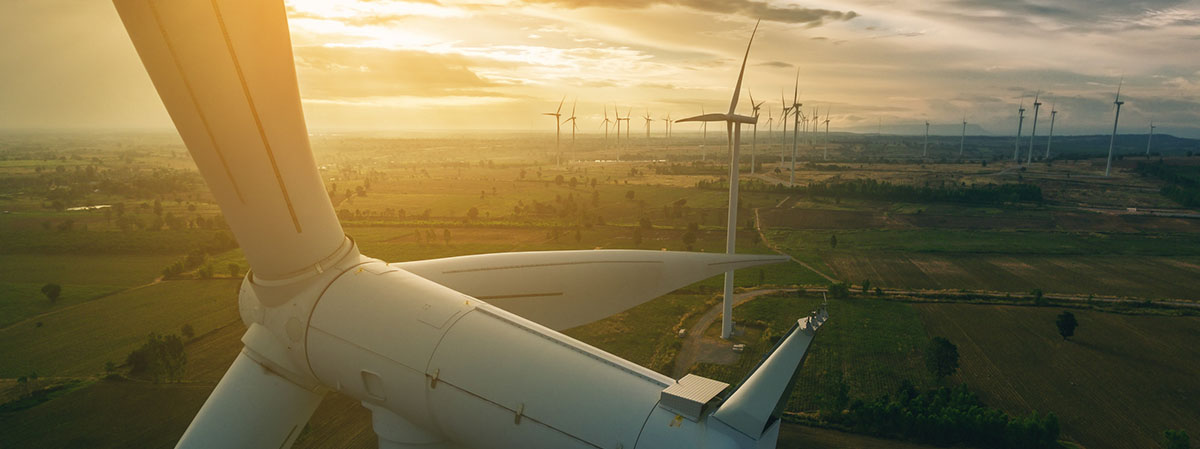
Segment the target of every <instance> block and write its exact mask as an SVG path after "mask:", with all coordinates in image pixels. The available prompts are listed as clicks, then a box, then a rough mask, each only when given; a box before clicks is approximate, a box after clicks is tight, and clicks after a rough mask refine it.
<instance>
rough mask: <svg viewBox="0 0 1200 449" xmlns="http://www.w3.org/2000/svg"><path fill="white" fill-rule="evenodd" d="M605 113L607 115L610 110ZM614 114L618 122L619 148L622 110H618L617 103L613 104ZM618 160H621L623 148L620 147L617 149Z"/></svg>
mask: <svg viewBox="0 0 1200 449" xmlns="http://www.w3.org/2000/svg"><path fill="white" fill-rule="evenodd" d="M604 115H605V117H607V116H608V112H607V111H605V112H604ZM613 116H614V117H615V118H616V122H617V148H621V111H618V110H617V106H616V105H613ZM617 160H618V161H619V160H621V150H619V149H618V150H617Z"/></svg>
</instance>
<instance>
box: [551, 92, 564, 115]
mask: <svg viewBox="0 0 1200 449" xmlns="http://www.w3.org/2000/svg"><path fill="white" fill-rule="evenodd" d="M564 101H567V96H566V95H563V97H562V100H558V109H555V110H554V113H555V114H560V113H562V105H563V102H564Z"/></svg>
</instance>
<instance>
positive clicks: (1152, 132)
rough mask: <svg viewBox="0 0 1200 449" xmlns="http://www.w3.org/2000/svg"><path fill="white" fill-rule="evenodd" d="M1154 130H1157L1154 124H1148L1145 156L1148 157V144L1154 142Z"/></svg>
mask: <svg viewBox="0 0 1200 449" xmlns="http://www.w3.org/2000/svg"><path fill="white" fill-rule="evenodd" d="M1154 128H1157V126H1154V122H1153V121H1151V122H1150V138H1148V139H1146V156H1149V155H1150V142H1151V141H1153V140H1154Z"/></svg>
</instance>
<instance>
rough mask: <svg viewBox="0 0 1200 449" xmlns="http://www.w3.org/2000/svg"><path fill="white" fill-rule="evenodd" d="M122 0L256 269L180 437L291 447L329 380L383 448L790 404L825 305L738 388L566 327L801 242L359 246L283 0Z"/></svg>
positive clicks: (465, 443) (766, 430)
mask: <svg viewBox="0 0 1200 449" xmlns="http://www.w3.org/2000/svg"><path fill="white" fill-rule="evenodd" d="M114 3H115V5H116V8H117V11H118V13H119V15H120V17H121V20H122V21H123V22H124V25H125V28H126V30H127V32H128V33H129V35H130V37H131V39H132V41H133V43H134V47H135V48H136V49H137V52H138V55H139V56H140V58H141V60H142V63H143V64H144V65H145V67H146V70H147V72H148V73H149V75H150V79H151V81H152V82H153V84H154V87H155V88H156V89H157V91H158V93H159V96H160V97H161V99H162V101H163V105H164V106H165V107H166V109H167V112H168V113H169V114H170V116H171V118H172V121H173V122H174V123H175V126H176V128H177V129H178V131H179V134H180V137H181V138H182V140H183V142H184V144H185V145H186V146H187V148H188V150H189V152H190V153H191V155H192V157H193V159H194V161H195V162H196V165H197V166H198V168H199V171H200V174H201V176H202V177H203V178H204V180H205V182H206V184H207V185H208V187H209V189H210V190H211V193H212V195H213V198H214V199H215V200H216V202H217V203H218V204H219V205H220V207H221V211H222V213H223V214H224V216H225V217H226V219H227V220H228V223H229V227H230V230H231V232H232V233H233V235H234V237H235V238H236V239H237V241H238V243H239V244H240V246H241V248H242V250H243V253H244V255H245V257H246V260H247V262H248V263H249V264H250V268H251V270H250V271H249V272H248V274H247V275H246V277H245V278H244V280H243V282H242V285H241V288H240V290H239V293H238V297H239V310H240V312H241V313H240V315H241V318H242V321H243V322H244V323H246V325H247V326H248V327H249V329H248V330H247V332H246V334H245V335H244V336H243V337H242V342H243V343H244V344H245V347H244V349H243V350H242V352H241V353H240V354H239V355H238V356H237V358H236V359H235V360H234V361H233V363H232V365H231V366H230V368H229V370H228V371H227V372H226V373H225V375H224V376H223V377H222V379H221V381H220V382H219V383H218V384H217V386H216V388H215V389H214V390H213V391H212V393H211V395H210V396H209V397H208V399H207V400H206V401H205V403H204V405H203V406H202V407H201V409H200V411H199V413H198V414H197V415H196V417H195V419H194V420H193V421H192V423H191V424H190V425H189V426H188V428H187V430H186V431H185V432H184V434H183V436H182V438H181V439H180V440H179V442H178V444H177V446H176V447H178V448H189V449H190V448H225V447H231V448H232V447H238V448H241V447H256V448H257V447H270V448H288V447H290V446H292V444H293V443H294V442H295V440H296V439H297V438H298V437H299V435H300V433H301V432H300V430H301V429H302V428H303V427H304V426H305V424H306V422H307V421H308V420H309V417H310V416H311V415H312V413H313V412H314V411H315V410H316V408H317V406H318V405H319V404H320V402H321V400H322V398H323V396H324V395H325V394H327V393H328V392H330V391H333V390H336V391H337V392H338V394H342V395H345V396H347V397H350V398H352V399H353V400H355V401H359V402H360V403H361V404H362V405H363V406H364V407H365V408H367V409H368V410H369V411H370V412H371V417H372V419H371V421H372V428H373V429H374V431H375V433H376V434H377V436H378V439H379V441H378V444H379V446H380V447H388V448H396V447H414V446H420V447H426V448H438V449H448V448H478V449H498V448H512V447H520V448H616V447H625V448H634V447H635V445H636V446H641V447H653V448H666V449H675V448H692V447H706V448H713V449H734V448H747V447H774V445H775V441H776V439H777V438H778V434H779V426H780V417H781V416H780V415H781V408H780V407H778V404H780V401H781V400H786V398H787V395H788V394H789V392H790V391H791V388H790V387H791V384H792V379H794V378H795V375H796V372H797V370H798V369H799V367H800V365H801V364H802V363H803V361H804V356H805V353H806V352H807V350H808V348H809V346H810V345H811V342H812V339H813V337H814V335H815V333H816V331H817V330H818V328H819V327H820V326H821V324H823V323H824V322H825V321H826V319H827V315H826V314H825V313H824V311H822V312H821V313H819V314H817V315H815V316H811V317H806V318H803V319H800V320H798V321H797V323H796V325H795V326H794V327H793V328H792V330H791V331H789V332H787V333H786V334H784V336H783V338H782V339H781V340H780V341H779V343H778V344H777V345H776V346H775V349H774V350H773V352H772V353H770V354H769V355H767V356H766V357H765V358H764V359H763V362H761V364H760V365H759V366H758V367H757V368H756V369H755V370H754V372H752V373H751V374H750V375H749V377H747V378H746V380H745V381H744V382H742V383H741V384H740V385H739V386H737V387H735V388H733V389H730V390H728V392H727V393H722V391H725V390H726V388H727V387H728V385H727V384H725V383H722V382H717V381H714V380H708V379H704V378H702V377H699V376H693V375H689V376H687V377H684V378H683V379H680V380H678V381H677V380H675V379H672V378H670V377H667V376H663V375H660V374H658V373H656V372H654V371H651V370H649V369H646V368H643V367H641V366H638V365H636V364H634V363H632V362H629V361H626V360H623V359H621V358H619V357H616V356H614V355H612V354H609V353H606V352H604V351H601V350H599V349H597V348H594V347H592V346H589V345H587V344H584V343H581V342H579V341H577V340H574V339H572V338H569V337H566V336H564V335H563V334H561V333H560V332H559V330H561V329H566V328H569V327H574V326H576V325H580V324H584V323H586V322H589V321H593V320H596V319H599V318H602V317H603V316H606V315H610V314H612V313H615V312H617V311H620V310H626V309H628V308H629V307H632V306H634V305H636V304H638V303H641V302H644V301H646V300H649V299H651V298H653V297H655V296H659V295H661V294H664V293H667V292H670V291H672V290H675V289H677V288H679V287H683V286H686V285H689V284H692V283H694V282H697V281H700V280H703V279H704V278H707V277H710V276H713V275H716V274H717V273H720V272H721V271H724V270H729V269H733V268H746V267H750V266H755V265H761V264H764V263H772V262H782V261H785V260H787V259H786V257H784V256H764V255H741V256H738V255H728V254H705V253H685V252H666V251H631V250H601V251H596V250H588V251H547V252H514V253H499V254H484V255H471V256H461V257H451V258H446V259H433V260H422V261H413V262H404V263H396V264H387V263H385V262H383V261H381V260H378V259H374V258H370V257H367V256H364V255H362V254H361V253H360V252H359V250H358V247H357V245H356V244H355V242H354V241H353V240H352V239H350V238H348V237H347V236H346V235H345V232H344V230H343V229H342V227H341V224H340V223H339V222H338V219H337V215H336V214H335V213H334V209H333V205H332V204H331V203H330V201H329V199H328V196H326V193H325V188H324V186H323V185H322V182H321V174H320V172H319V171H318V169H317V166H316V163H315V162H314V159H313V154H312V150H311V148H310V145H309V140H308V130H307V126H306V125H305V123H304V114H303V111H302V105H301V101H300V91H299V88H298V84H297V82H296V70H295V62H294V57H293V53H292V47H291V40H290V36H289V32H288V22H287V14H286V9H285V6H284V4H283V2H282V1H278V2H275V1H255V2H244V1H236V0H171V1H165V0H116V1H115V2H114ZM529 292H556V293H555V295H554V296H553V298H549V299H542V298H541V296H542V295H533V296H530V295H528V293H529ZM522 293H524V295H522ZM481 297H485V298H490V299H488V300H487V301H486V302H485V301H483V300H480V299H478V298H481ZM514 298H519V299H514Z"/></svg>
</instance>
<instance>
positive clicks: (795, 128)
mask: <svg viewBox="0 0 1200 449" xmlns="http://www.w3.org/2000/svg"><path fill="white" fill-rule="evenodd" d="M801 106H804V105H803V104H801V103H800V69H799V68H796V85H795V86H794V87H792V116H793V119H794V121H793V122H792V168H791V170H790V171H791V176H790V177H789V178H788V185H789V186H794V185H796V144H797V143H799V140H800V135H799V134H800V133H799V131H800V116H801V115H803V113H802V112H801V111H800V107H801ZM805 123H808V121H807V119H806V120H805ZM784 134H787V131H784Z"/></svg>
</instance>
